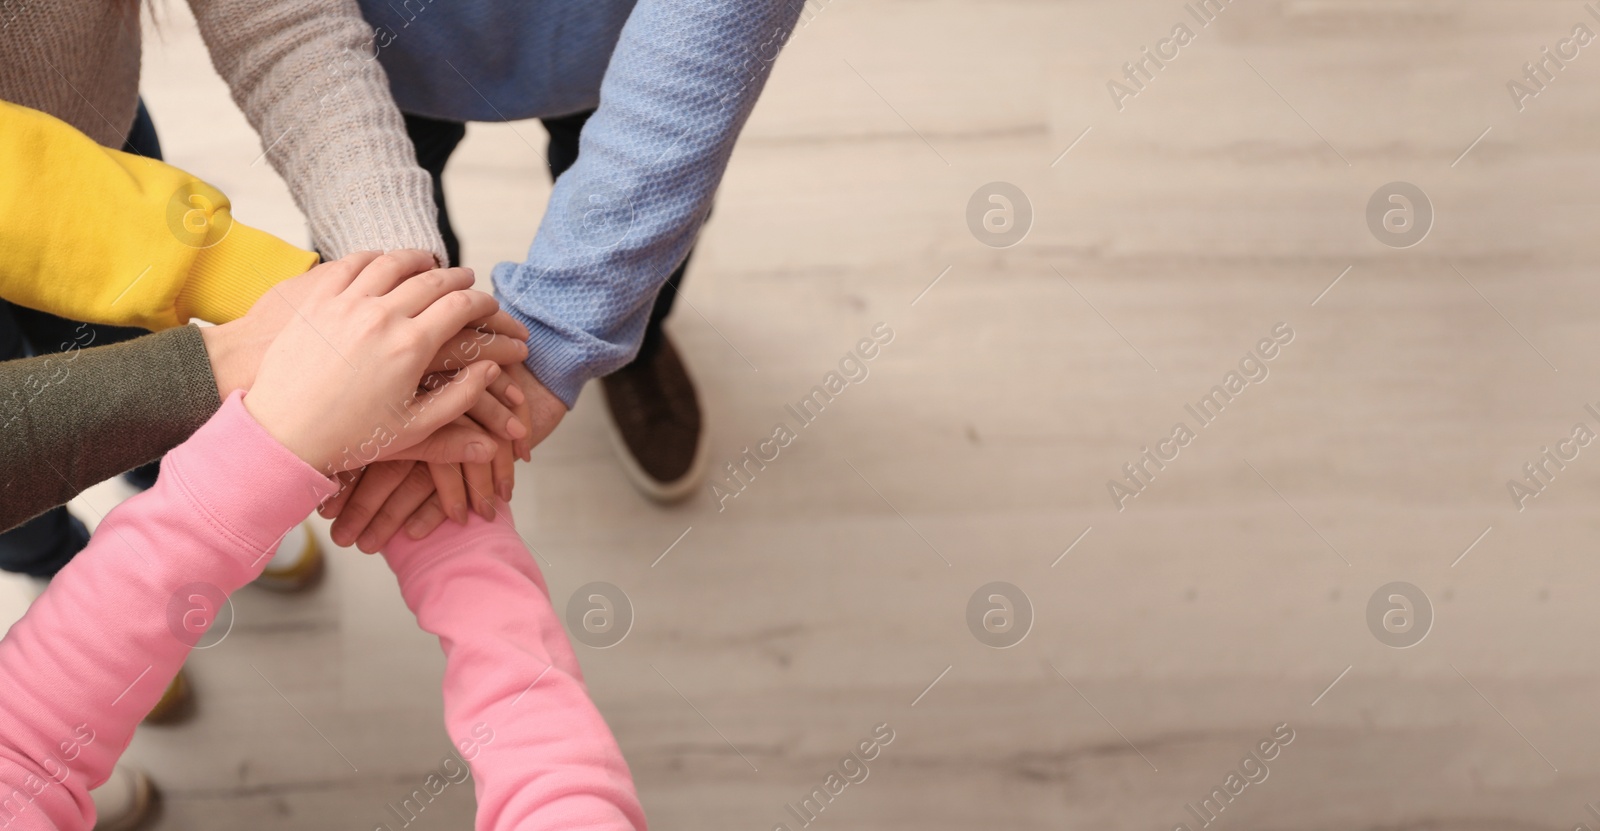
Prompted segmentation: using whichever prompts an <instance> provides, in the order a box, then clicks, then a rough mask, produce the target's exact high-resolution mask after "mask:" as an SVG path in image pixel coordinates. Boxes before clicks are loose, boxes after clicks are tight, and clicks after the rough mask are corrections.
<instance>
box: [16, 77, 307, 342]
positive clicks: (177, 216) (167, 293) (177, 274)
mask: <svg viewBox="0 0 1600 831" xmlns="http://www.w3.org/2000/svg"><path fill="white" fill-rule="evenodd" d="M0 169H4V170H5V172H6V173H5V176H3V177H0V251H4V252H5V256H4V257H3V258H0V297H4V298H5V299H7V300H10V301H12V302H14V303H17V304H19V305H23V306H27V307H29V308H33V309H40V310H42V311H47V312H51V313H52V314H57V315H61V316H62V317H66V318H69V319H72V320H83V321H87V322H90V323H106V324H112V325H119V326H138V327H141V328H145V329H165V328H169V327H172V326H181V325H183V324H184V323H187V322H189V319H190V318H191V317H198V318H200V319H202V320H209V321H211V322H213V323H222V322H224V321H228V320H232V319H233V318H235V317H238V316H240V315H242V314H244V312H245V310H246V309H248V308H250V304H251V303H254V302H255V301H256V298H258V297H260V296H261V294H262V293H263V292H265V291H266V290H267V289H268V288H270V287H271V286H272V285H274V284H276V283H277V282H278V281H280V280H283V279H286V278H288V277H292V276H294V275H296V274H299V273H301V272H303V271H305V270H306V269H308V268H310V267H311V266H312V265H314V264H315V263H316V255H315V254H312V253H311V252H309V251H302V250H300V249H298V248H295V247H294V246H292V245H289V244H288V243H286V242H284V241H283V240H280V239H278V238H277V237H274V236H272V235H270V234H267V233H265V232H263V231H259V230H256V229H255V228H251V227H248V226H246V225H244V224H243V223H239V222H234V221H233V217H232V214H231V209H230V206H229V203H228V199H227V197H225V196H223V195H222V193H221V192H219V191H217V189H216V188H213V187H211V186H210V185H208V184H206V183H205V182H202V181H200V180H199V179H196V178H195V177H193V176H191V175H189V174H188V173H185V172H183V171H182V170H179V169H177V168H175V167H172V166H170V165H166V164H162V163H161V162H158V161H153V160H151V159H146V158H143V157H140V156H133V155H130V154H127V153H119V152H117V151H115V150H108V149H106V148H104V147H101V146H100V145H98V144H95V143H94V141H93V140H92V139H90V138H89V137H88V136H86V135H84V134H83V133H80V132H78V131H77V130H75V129H73V128H72V127H71V126H70V125H68V124H67V123H66V122H63V121H60V120H58V119H55V118H52V117H50V116H48V115H45V114H44V113H41V112H37V111H35V110H30V109H28V108H26V107H19V106H16V105H14V104H7V103H4V102H0Z"/></svg>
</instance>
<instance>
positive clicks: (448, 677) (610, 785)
mask: <svg viewBox="0 0 1600 831" xmlns="http://www.w3.org/2000/svg"><path fill="white" fill-rule="evenodd" d="M510 513H511V512H510V511H509V510H506V509H505V508H504V507H503V506H502V507H501V509H500V510H499V511H498V514H499V516H500V517H501V518H500V519H498V520H496V521H494V522H489V521H486V520H483V519H481V518H479V517H477V516H476V515H474V516H473V518H472V519H471V521H470V522H469V524H468V525H466V526H459V525H451V524H447V525H446V526H445V527H444V528H441V529H439V530H438V531H436V532H434V533H433V534H432V535H431V536H429V537H427V538H426V539H423V540H421V541H413V540H409V539H405V538H404V537H403V536H397V537H396V538H395V540H394V541H393V542H391V543H390V544H389V547H388V549H387V550H385V551H384V557H385V559H387V560H388V562H389V566H390V568H392V569H393V570H394V573H395V576H396V577H397V578H399V581H400V591H401V594H403V595H404V596H405V601H406V605H407V606H409V607H411V611H412V612H414V613H416V615H417V622H418V623H419V624H421V626H422V628H423V629H425V630H427V631H429V632H431V633H433V634H435V635H438V636H439V643H440V645H441V646H442V647H443V648H444V654H445V671H444V718H445V726H446V728H447V729H448V730H449V733H450V736H451V737H452V739H454V741H455V742H456V747H457V749H458V750H460V751H461V754H462V757H463V758H464V759H466V760H467V762H468V764H470V765H471V766H472V772H473V774H474V775H475V776H476V778H477V785H476V789H477V796H478V820H477V829H478V831H503V830H504V829H513V828H516V829H533V828H539V829H562V831H578V829H638V831H643V829H644V828H645V819H644V811H643V809H642V808H641V807H640V805H639V797H638V795H637V794H636V793H635V791H634V787H633V778H632V776H631V775H630V774H629V773H628V765H627V763H626V762H625V761H623V758H622V751H621V750H620V749H619V748H618V747H617V742H616V739H615V738H614V737H613V736H612V735H611V730H610V728H609V727H607V726H606V723H605V720H604V719H603V718H602V717H601V716H600V711H599V710H598V709H596V708H595V706H594V702H593V701H591V700H590V699H589V694H588V691H587V689H586V688H585V687H584V684H583V675H582V673H581V672H580V671H579V669H578V661H577V658H576V656H574V655H573V652H572V645H571V644H570V643H569V642H568V640H567V634H566V631H565V630H564V629H562V627H561V621H560V619H559V618H558V617H557V616H556V612H555V609H554V608H553V607H552V606H551V605H550V594H549V590H548V589H547V588H546V587H545V584H544V579H543V577H541V576H540V574H539V569H538V567H537V566H535V565H534V562H533V557H532V556H531V555H530V554H529V553H528V548H527V546H526V545H525V544H524V543H523V542H522V539H521V538H520V537H518V536H517V532H516V529H515V528H513V527H512V525H511V521H510Z"/></svg>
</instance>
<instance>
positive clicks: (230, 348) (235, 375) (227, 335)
mask: <svg viewBox="0 0 1600 831" xmlns="http://www.w3.org/2000/svg"><path fill="white" fill-rule="evenodd" d="M247 335H248V333H247V332H246V331H245V328H244V323H243V322H242V321H233V322H229V323H224V324H221V325H219V326H201V327H200V338H201V340H203V341H204V342H205V345H206V357H208V358H210V359H211V375H212V377H214V378H215V379H216V381H217V397H218V398H220V399H222V400H224V401H226V400H227V399H228V396H229V395H232V394H233V393H234V391H236V390H239V391H243V390H248V389H250V385H251V383H252V382H254V381H255V363H254V361H253V360H251V358H250V356H251V354H252V350H251V349H249V348H248V344H247V343H246V341H247V340H248V337H247Z"/></svg>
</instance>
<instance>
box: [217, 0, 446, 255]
mask: <svg viewBox="0 0 1600 831" xmlns="http://www.w3.org/2000/svg"><path fill="white" fill-rule="evenodd" d="M189 6H190V8H192V9H193V10H194V16H195V20H196V21H197V22H198V23H199V25H200V35H201V37H203V38H204V39H205V42H206V48H207V49H208V50H210V52H211V63H212V65H213V66H215V67H216V69H217V72H218V74H220V75H221V76H222V77H223V79H224V80H225V81H227V82H228V87H229V89H230V90H231V91H232V93H233V100H234V103H236V104H238V105H239V109H241V110H243V111H244V114H245V117H246V118H247V119H249V121H250V126H252V127H254V128H255V130H256V133H257V134H259V135H260V137H261V146H262V148H263V150H264V151H265V153H266V157H267V161H269V162H270V163H271V164H272V167H273V169H275V170H277V171H278V173H279V175H281V176H283V179H284V181H285V182H287V183H288V185H289V191H290V193H292V194H293V195H294V200H295V203H296V204H297V205H299V206H300V210H301V211H303V212H304V213H305V215H306V219H307V220H309V221H310V223H311V233H312V238H313V240H314V241H315V243H316V246H317V249H318V250H319V251H321V252H323V253H324V254H326V255H327V256H329V257H333V258H337V257H343V256H345V255H347V254H351V253H354V252H356V251H364V250H379V251H390V250H394V249H398V248H416V249H422V250H424V251H428V252H430V253H432V254H433V257H434V259H435V261H436V262H437V263H438V264H441V265H442V264H444V263H445V262H446V256H445V250H444V240H443V238H442V237H440V236H439V228H438V225H437V211H436V209H435V208H434V205H433V183H432V180H430V179H429V178H428V174H427V173H426V172H424V171H423V170H422V168H420V167H418V166H417V159H416V152H415V151H414V150H413V149H412V147H411V140H410V139H409V138H408V137H407V136H406V131H405V123H404V122H403V121H402V120H401V117H400V110H399V109H398V108H397V107H396V106H395V103H394V98H393V97H392V96H391V95H390V93H389V80H388V76H387V75H385V74H384V71H383V67H381V66H379V65H378V61H377V60H375V59H374V57H375V55H376V52H377V49H378V48H379V44H377V43H376V42H375V41H374V33H373V30H372V27H371V26H369V25H367V23H366V21H364V20H363V19H362V18H361V10H360V8H359V7H357V6H356V3H355V0H298V2H293V3H263V2H258V0H189ZM442 71H448V69H445V70H442Z"/></svg>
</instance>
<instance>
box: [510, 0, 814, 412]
mask: <svg viewBox="0 0 1600 831" xmlns="http://www.w3.org/2000/svg"><path fill="white" fill-rule="evenodd" d="M801 5H802V4H801V3H800V2H794V0H715V1H714V2H708V1H707V0H640V2H639V3H638V5H637V6H636V7H635V8H634V10H633V13H632V15H630V16H629V18H628V23H627V25H626V26H625V27H624V28H623V31H622V36H621V39H620V40H619V41H618V44H617V48H616V51H615V52H614V53H613V57H612V60H611V65H610V66H609V67H608V69H607V71H606V77H605V82H604V84H603V85H602V86H601V91H600V100H601V104H600V107H599V109H597V110H596V111H595V114H594V116H593V117H591V118H590V119H589V121H588V123H587V124H586V125H585V126H584V129H583V136H582V140H581V145H580V149H579V152H578V160H577V162H576V163H575V164H574V165H573V166H572V167H571V168H570V169H568V170H567V172H566V173H564V174H562V176H561V178H560V179H559V180H557V182H556V186H555V189H554V191H553V192H552V194H551V197H550V208H549V210H548V211H547V212H546V213H545V215H544V219H543V221H542V222H541V224H540V226H539V232H538V235H537V236H536V237H535V238H534V241H533V244H532V245H531V246H530V247H529V249H528V258H527V260H526V261H524V262H522V263H501V264H500V265H499V266H497V267H496V268H495V270H494V282H495V288H496V291H497V294H498V296H499V297H500V299H501V303H502V306H503V307H504V308H506V309H507V310H509V311H510V312H511V313H512V314H513V315H515V316H516V317H517V318H518V319H519V320H521V321H522V322H523V323H524V324H526V325H527V326H528V328H529V330H530V331H531V332H532V333H533V334H532V337H531V338H530V340H529V358H528V368H529V369H531V370H533V373H534V375H536V376H538V378H539V380H540V381H542V382H543V383H544V384H545V385H546V386H548V387H549V388H550V389H551V391H552V392H554V393H555V394H556V395H557V397H559V398H560V399H561V400H562V401H563V402H564V403H566V404H567V406H569V407H570V406H572V404H573V402H574V401H575V400H576V399H577V396H578V391H579V389H581V388H582V386H583V384H584V382H585V381H588V380H589V379H591V378H596V377H599V376H602V375H606V374H609V373H610V372H611V371H613V370H615V369H617V368H619V367H621V366H622V365H623V364H625V363H627V362H628V361H629V360H630V359H631V358H632V356H633V354H634V353H635V352H636V351H637V350H638V347H639V340H640V338H641V337H642V335H643V332H644V327H645V323H646V322H647V321H648V319H649V314H650V307H651V305H652V303H653V302H654V300H655V296H656V293H657V292H658V291H660V290H661V288H662V284H663V283H664V282H665V281H666V279H667V277H668V276H669V275H670V274H671V273H672V271H673V269H674V268H676V267H677V266H678V264H679V263H681V262H682V261H683V259H684V257H685V256H686V255H687V254H688V251H689V248H690V246H691V245H693V244H694V240H695V236H696V235H697V233H698V232H699V229H700V223H701V222H703V221H704V219H705V217H706V215H707V212H708V211H709V210H710V208H711V199H712V196H713V194H714V193H715V192H716V189H717V185H718V183H720V182H721V180H722V174H723V171H724V169H725V168H726V167H727V163H728V158H729V156H730V155H731V154H732V152H733V146H734V143H735V141H736V140H737V139H738V137H739V132H740V130H742V129H743V127H744V124H745V121H746V120H747V119H748V118H749V116H750V112H751V110H752V109H753V108H754V107H755V102H756V99H757V97H758V96H759V95H760V92H761V89H762V87H763V85H764V84H765V83H766V79H767V76H768V74H769V73H770V71H771V68H772V63H773V61H774V60H775V59H776V58H777V54H778V49H779V48H780V47H781V46H782V45H783V42H784V40H785V39H786V38H787V37H788V33H789V32H790V31H791V29H792V27H793V26H794V22H795V19H796V18H797V16H798V15H799V12H800V8H801Z"/></svg>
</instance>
